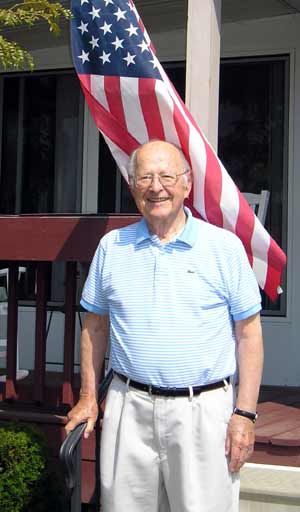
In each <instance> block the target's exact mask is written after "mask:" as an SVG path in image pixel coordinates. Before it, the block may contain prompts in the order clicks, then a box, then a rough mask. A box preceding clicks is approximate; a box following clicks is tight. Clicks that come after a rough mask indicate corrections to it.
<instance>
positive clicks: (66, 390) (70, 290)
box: [62, 261, 77, 406]
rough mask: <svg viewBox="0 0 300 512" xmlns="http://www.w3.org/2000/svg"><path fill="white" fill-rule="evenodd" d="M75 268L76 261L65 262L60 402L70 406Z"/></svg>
mask: <svg viewBox="0 0 300 512" xmlns="http://www.w3.org/2000/svg"><path fill="white" fill-rule="evenodd" d="M76 268H77V267H76V262H70V261H68V262H67V264H66V291H65V293H66V296H65V332H64V375H63V388H62V402H63V403H64V404H67V405H70V406H73V404H74V394H73V377H74V345H75V320H76Z"/></svg>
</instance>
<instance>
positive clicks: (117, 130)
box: [79, 75, 139, 155]
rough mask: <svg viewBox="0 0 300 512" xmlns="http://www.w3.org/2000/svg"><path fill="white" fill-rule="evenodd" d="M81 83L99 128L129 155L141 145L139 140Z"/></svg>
mask: <svg viewBox="0 0 300 512" xmlns="http://www.w3.org/2000/svg"><path fill="white" fill-rule="evenodd" d="M79 79H80V81H81V75H79ZM81 85H82V90H83V92H84V95H85V99H86V101H87V104H88V106H89V108H90V110H91V113H92V116H93V118H94V121H95V123H96V126H97V128H98V129H99V130H101V131H102V132H103V133H105V135H107V137H109V138H110V139H111V140H112V141H113V142H114V144H116V145H117V146H119V147H120V148H121V150H122V151H123V152H124V153H126V154H127V155H129V154H130V153H131V152H132V151H134V150H135V149H136V148H137V147H138V146H139V143H138V141H137V140H136V139H135V138H134V137H132V135H131V134H130V133H128V132H127V130H126V128H125V127H123V126H121V125H120V123H119V122H118V121H117V120H116V119H115V118H114V117H113V116H112V115H111V114H110V113H109V112H107V111H106V110H105V109H104V108H103V107H102V106H101V105H100V104H99V103H98V102H97V100H96V99H95V98H94V97H93V96H92V95H91V93H90V91H89V90H88V89H86V87H85V86H84V84H83V83H82V82H81Z"/></svg>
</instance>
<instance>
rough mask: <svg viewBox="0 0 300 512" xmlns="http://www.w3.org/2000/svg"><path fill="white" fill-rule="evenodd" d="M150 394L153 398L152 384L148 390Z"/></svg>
mask: <svg viewBox="0 0 300 512" xmlns="http://www.w3.org/2000/svg"><path fill="white" fill-rule="evenodd" d="M148 393H149V396H150V397H151V398H152V386H151V384H150V386H149V388H148Z"/></svg>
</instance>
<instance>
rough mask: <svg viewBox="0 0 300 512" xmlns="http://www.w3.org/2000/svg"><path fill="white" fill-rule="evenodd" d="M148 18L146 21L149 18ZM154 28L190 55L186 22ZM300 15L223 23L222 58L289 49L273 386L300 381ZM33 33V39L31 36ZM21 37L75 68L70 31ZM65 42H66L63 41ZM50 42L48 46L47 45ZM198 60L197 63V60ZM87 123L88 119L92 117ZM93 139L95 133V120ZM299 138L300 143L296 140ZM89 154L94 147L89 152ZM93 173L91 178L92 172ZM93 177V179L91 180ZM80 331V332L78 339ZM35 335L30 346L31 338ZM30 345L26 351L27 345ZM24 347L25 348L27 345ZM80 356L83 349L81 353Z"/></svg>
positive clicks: (58, 330)
mask: <svg viewBox="0 0 300 512" xmlns="http://www.w3.org/2000/svg"><path fill="white" fill-rule="evenodd" d="M145 21H146V20H145ZM157 23H158V21H156V22H155V24H154V25H153V27H152V30H151V27H149V29H150V30H149V31H150V33H151V37H152V39H153V41H154V43H155V45H156V48H157V50H158V54H159V57H160V58H161V60H162V61H176V60H177V61H178V60H184V59H185V48H186V31H185V29H184V28H183V27H179V28H176V30H171V29H170V28H169V27H168V30H167V31H163V30H159V27H158V26H157V25H156V24H157ZM298 34H300V16H299V15H293V16H284V17H275V18H270V19H262V20H255V21H240V22H237V23H228V24H224V25H223V26H222V41H221V55H222V56H223V57H238V56H255V55H271V54H282V53H284V54H286V53H289V54H290V58H291V69H290V89H291V90H290V119H289V169H288V182H289V185H288V187H289V193H288V204H289V208H288V272H287V277H288V279H287V317H286V318H276V317H273V318H272V317H268V318H264V319H263V329H264V337H265V347H266V358H265V370H264V379H263V383H264V384H269V385H289V386H299V385H300V371H299V360H300V343H299V334H298V331H299V327H300V319H299V316H300V315H299V313H300V298H299V297H300V294H299V288H300V274H299V273H298V272H297V263H298V259H299V258H298V255H299V252H300V231H299V228H298V226H299V225H300V209H299V208H298V206H297V205H298V201H297V199H298V197H297V196H298V195H299V193H300V173H299V168H300V144H299V143H297V141H299V140H300V36H299V35H298ZM28 38H29V39H28ZM18 39H20V41H22V40H23V41H24V42H25V41H27V42H28V40H29V41H30V44H29V46H30V47H31V49H32V51H33V55H34V57H35V59H36V69H42V70H46V69H63V68H70V67H71V65H72V64H71V58H70V49H69V46H68V44H67V41H68V34H67V31H65V33H64V36H63V39H62V40H59V39H57V40H53V39H51V38H50V37H49V36H48V35H47V34H45V32H44V31H42V30H40V29H39V30H38V31H37V32H36V33H34V31H31V32H28V31H26V32H24V33H23V34H22V33H20V34H19V35H18ZM61 45H62V46H61ZM45 46H47V47H45ZM194 65H195V66H196V65H197V62H196V60H195V63H194ZM86 117H87V121H86V122H87V123H88V116H86ZM88 124H89V129H88V130H86V132H87V133H89V135H88V138H87V137H86V138H85V144H88V143H89V140H90V137H92V138H93V137H95V133H94V132H93V128H92V127H91V125H90V123H88ZM294 141H295V143H294ZM89 154H90V152H89ZM90 158H91V159H92V161H91V162H90V161H89V157H86V158H85V160H84V166H85V169H84V172H85V178H84V179H86V183H87V184H88V183H93V186H91V188H90V190H95V187H94V184H95V176H91V175H90V173H91V172H93V169H94V168H95V167H94V164H95V161H96V158H95V154H94V155H91V156H90ZM89 175H90V177H89ZM89 180H90V181H89ZM83 194H84V197H83V204H84V211H85V212H87V211H92V210H93V208H94V205H95V198H94V197H91V199H90V200H89V194H90V193H89V186H88V185H87V186H85V187H83ZM61 316H62V315H61V314H60V313H54V316H53V320H52V325H51V329H50V333H49V339H48V348H47V361H48V362H49V363H57V362H59V361H62V337H63V332H62V319H61ZM33 321H34V313H33V311H32V310H31V309H27V308H25V307H21V308H20V322H19V344H20V348H21V350H20V355H21V359H20V366H21V367H22V366H23V367H26V368H32V366H33V343H34V333H33ZM78 338H79V330H78V335H77V344H78ZM29 340H30V347H28V346H27V345H28V343H29ZM25 345H26V350H25V351H24V347H25ZM22 347H23V350H22ZM76 360H78V350H77V357H76Z"/></svg>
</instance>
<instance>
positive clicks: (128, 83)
mask: <svg viewBox="0 0 300 512" xmlns="http://www.w3.org/2000/svg"><path fill="white" fill-rule="evenodd" d="M120 90H121V96H122V103H123V109H124V115H125V119H126V126H127V130H128V132H129V133H130V134H131V135H132V136H133V137H134V138H135V139H136V140H138V142H139V143H140V144H143V143H144V142H147V141H148V140H149V136H148V131H147V127H146V124H145V120H144V116H143V111H142V108H141V104H140V102H139V79H138V78H131V77H121V78H120Z"/></svg>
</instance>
